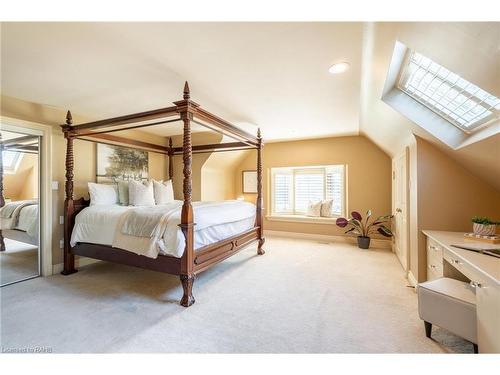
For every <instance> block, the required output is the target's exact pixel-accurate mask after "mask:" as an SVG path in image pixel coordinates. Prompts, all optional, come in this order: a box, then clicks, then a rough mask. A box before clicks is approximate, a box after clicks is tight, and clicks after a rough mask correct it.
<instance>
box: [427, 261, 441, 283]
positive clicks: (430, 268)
mask: <svg viewBox="0 0 500 375" xmlns="http://www.w3.org/2000/svg"><path fill="white" fill-rule="evenodd" d="M441 277H443V266H442V265H441V266H439V265H436V264H427V281H431V280H435V279H439V278H441Z"/></svg>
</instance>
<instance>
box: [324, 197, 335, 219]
mask: <svg viewBox="0 0 500 375" xmlns="http://www.w3.org/2000/svg"><path fill="white" fill-rule="evenodd" d="M332 208H333V200H331V199H328V200H326V201H323V202H321V216H323V217H332V216H333V215H332Z"/></svg>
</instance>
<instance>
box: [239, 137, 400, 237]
mask: <svg viewBox="0 0 500 375" xmlns="http://www.w3.org/2000/svg"><path fill="white" fill-rule="evenodd" d="M256 160H257V159H256V153H255V151H252V152H251V153H250V155H249V156H248V157H246V158H245V159H244V160H243V162H242V163H241V164H240V165H239V167H238V168H237V169H236V171H237V173H236V176H235V182H236V193H237V195H243V193H242V186H241V185H242V181H241V172H242V171H243V170H252V169H253V170H255V168H256ZM328 164H346V165H347V168H348V176H347V180H348V182H347V197H348V198H347V209H348V211H349V212H350V211H353V210H356V211H360V212H361V213H363V214H364V213H365V212H366V211H367V210H368V209H371V210H372V211H373V215H387V214H389V213H390V212H391V159H390V158H389V156H387V154H385V153H384V152H383V151H382V150H380V148H378V147H377V146H376V145H375V144H374V143H372V142H371V141H370V140H369V139H367V138H366V137H363V136H352V137H336V138H322V139H312V140H303V141H293V142H279V143H269V144H266V145H265V146H264V152H263V168H264V176H263V177H264V181H263V187H264V206H265V207H268V206H269V204H270V202H269V191H270V185H269V178H268V177H269V173H270V168H272V167H293V166H308V165H309V166H313V165H328ZM244 197H245V199H246V200H249V201H252V202H255V198H256V195H255V194H246V195H244ZM264 213H265V215H267V214H268V212H267V210H265V211H264ZM264 229H265V230H276V231H288V232H299V233H313V234H324V235H343V234H344V230H343V229H341V228H338V227H337V226H336V225H334V224H312V223H291V222H278V221H270V220H267V219H266V220H265V222H264Z"/></svg>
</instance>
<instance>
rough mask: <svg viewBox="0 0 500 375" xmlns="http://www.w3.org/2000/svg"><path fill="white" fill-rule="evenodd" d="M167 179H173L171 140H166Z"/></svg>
mask: <svg viewBox="0 0 500 375" xmlns="http://www.w3.org/2000/svg"><path fill="white" fill-rule="evenodd" d="M168 148H169V150H168V178H169V179H170V180H173V179H174V148H173V147H172V138H169V139H168Z"/></svg>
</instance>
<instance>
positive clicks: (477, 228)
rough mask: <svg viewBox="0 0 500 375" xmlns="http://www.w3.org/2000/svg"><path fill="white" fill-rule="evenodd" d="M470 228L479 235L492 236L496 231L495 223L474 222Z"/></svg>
mask: <svg viewBox="0 0 500 375" xmlns="http://www.w3.org/2000/svg"><path fill="white" fill-rule="evenodd" d="M472 229H473V231H474V234H477V235H479V236H493V235H494V234H495V231H496V225H495V224H491V225H484V224H477V223H474V225H473V226H472Z"/></svg>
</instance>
